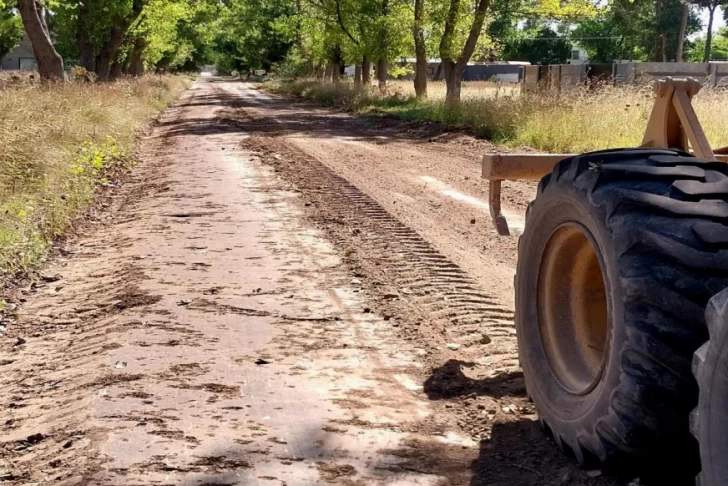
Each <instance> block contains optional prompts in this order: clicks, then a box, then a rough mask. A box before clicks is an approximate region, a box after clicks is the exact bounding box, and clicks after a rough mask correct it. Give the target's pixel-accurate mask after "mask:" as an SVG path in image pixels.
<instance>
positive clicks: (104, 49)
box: [96, 20, 128, 81]
mask: <svg viewBox="0 0 728 486" xmlns="http://www.w3.org/2000/svg"><path fill="white" fill-rule="evenodd" d="M127 27H128V25H126V22H124V21H118V20H117V21H115V22H114V27H113V28H112V29H111V34H110V35H109V38H108V39H106V42H104V45H102V46H101V50H100V51H99V55H98V56H97V57H96V74H97V75H98V76H99V79H100V80H101V81H108V80H109V78H110V77H111V66H112V65H113V64H114V61H115V60H116V58H117V57H118V55H119V49H121V45H122V44H123V43H124V35H125V34H126V29H127Z"/></svg>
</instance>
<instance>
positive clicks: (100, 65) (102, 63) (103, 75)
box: [96, 0, 146, 81]
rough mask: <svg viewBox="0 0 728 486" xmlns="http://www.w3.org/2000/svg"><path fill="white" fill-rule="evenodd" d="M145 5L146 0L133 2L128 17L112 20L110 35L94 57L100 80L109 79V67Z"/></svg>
mask: <svg viewBox="0 0 728 486" xmlns="http://www.w3.org/2000/svg"><path fill="white" fill-rule="evenodd" d="M145 3H146V0H134V3H133V4H132V11H131V13H130V14H129V15H128V16H126V17H124V18H118V17H117V18H115V19H114V21H113V26H112V28H111V33H110V34H109V37H108V38H107V39H106V41H105V42H104V44H103V45H102V46H101V49H100V50H99V54H98V56H97V57H96V74H97V75H98V76H99V79H100V80H102V81H107V80H108V79H109V78H110V77H111V67H112V65H113V63H114V61H116V58H117V57H118V55H119V49H121V46H122V45H123V44H124V38H125V37H126V31H127V30H128V29H129V27H130V26H131V25H132V24H133V23H134V22H136V19H137V18H139V15H141V13H142V10H143V9H144V5H145Z"/></svg>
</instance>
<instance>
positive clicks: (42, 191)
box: [0, 76, 189, 275]
mask: <svg viewBox="0 0 728 486" xmlns="http://www.w3.org/2000/svg"><path fill="white" fill-rule="evenodd" d="M188 83H189V79H188V78H184V77H180V76H167V77H159V76H148V77H144V78H141V79H138V80H124V81H119V82H116V83H111V84H93V85H91V84H81V83H64V84H57V85H40V84H28V83H24V84H13V85H6V86H5V87H4V88H2V89H0V273H2V274H5V275H9V274H14V273H16V272H19V271H27V270H29V269H30V268H32V267H33V266H35V265H37V264H38V263H39V262H40V261H42V259H43V258H44V256H45V254H46V251H47V249H48V246H49V244H50V242H51V241H52V239H53V238H55V237H57V236H59V235H61V234H63V232H64V231H65V230H66V229H67V228H68V226H69V224H70V222H71V221H72V220H73V218H74V217H76V216H77V215H78V214H79V212H80V211H82V210H84V209H85V208H86V207H87V206H88V205H89V203H90V202H91V201H92V200H93V197H94V192H95V190H96V188H97V187H98V185H99V184H107V183H108V181H107V180H106V177H108V176H109V174H110V173H113V172H114V171H115V170H128V169H129V167H130V165H131V164H132V163H133V161H131V160H130V158H129V154H130V153H131V150H132V148H133V144H134V140H135V136H136V134H137V132H138V130H139V128H140V127H141V125H142V124H143V123H144V122H146V121H148V120H150V119H151V117H152V116H153V115H155V114H156V113H158V112H159V111H160V110H162V109H164V108H165V107H166V106H167V105H168V104H169V103H170V102H171V101H172V100H174V99H175V98H176V97H177V96H178V95H179V93H181V92H182V91H183V90H184V89H185V87H186V86H187V85H188Z"/></svg>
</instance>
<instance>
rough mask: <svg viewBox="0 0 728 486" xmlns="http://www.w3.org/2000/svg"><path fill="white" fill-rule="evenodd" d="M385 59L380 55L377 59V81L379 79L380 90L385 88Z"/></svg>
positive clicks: (386, 76)
mask: <svg viewBox="0 0 728 486" xmlns="http://www.w3.org/2000/svg"><path fill="white" fill-rule="evenodd" d="M387 78H388V75H387V60H386V59H385V58H383V57H380V58H379V60H378V61H377V81H379V89H380V91H384V90H386V89H387Z"/></svg>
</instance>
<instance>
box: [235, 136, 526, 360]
mask: <svg viewBox="0 0 728 486" xmlns="http://www.w3.org/2000/svg"><path fill="white" fill-rule="evenodd" d="M244 146H245V147H246V148H247V149H249V150H252V151H254V152H255V153H257V154H258V155H259V156H260V157H261V158H262V159H263V161H265V162H266V163H269V164H271V165H273V166H274V167H275V168H276V170H277V171H278V172H279V174H280V175H282V176H283V177H284V178H286V179H288V180H289V181H291V182H293V183H294V185H295V186H296V187H297V188H298V189H299V190H301V191H302V192H303V194H304V196H305V197H311V198H312V199H314V200H315V202H314V201H312V202H311V203H310V205H313V206H315V207H316V208H317V211H316V212H317V217H316V219H317V220H319V221H320V222H323V223H334V224H336V225H339V226H342V225H343V226H345V227H346V228H348V232H349V235H342V234H336V232H334V233H330V234H331V236H332V237H333V239H334V241H335V242H336V243H338V244H339V245H341V246H343V247H344V253H345V254H346V253H348V254H349V255H351V254H352V253H354V252H359V253H361V255H362V256H360V258H361V259H363V258H366V259H368V260H372V261H375V262H377V263H376V265H377V266H379V267H380V268H386V269H388V270H394V271H388V272H387V273H388V277H389V278H388V281H387V282H383V283H382V285H385V286H387V287H389V290H388V291H385V292H383V294H384V295H383V297H382V298H383V299H384V300H385V301H386V300H395V299H400V298H405V299H407V300H410V301H411V303H413V304H414V305H415V306H417V307H420V309H421V311H422V312H423V314H424V315H426V316H429V317H430V320H431V321H432V324H431V326H432V334H433V335H427V336H425V337H426V338H428V340H429V339H430V338H432V337H435V338H436V341H437V342H438V344H439V345H440V346H441V347H447V346H448V345H450V348H457V349H459V348H460V347H463V346H465V347H471V346H477V345H487V344H490V343H491V342H493V343H494V346H491V348H497V349H504V348H505V349H509V352H506V353H503V354H500V355H498V359H499V361H501V363H502V362H503V361H508V360H510V361H512V360H514V359H515V353H514V349H513V346H512V341H513V331H512V330H513V329H514V326H513V311H512V310H511V309H509V308H508V307H506V306H504V305H502V304H501V303H500V302H499V301H498V299H497V298H496V297H494V296H491V295H488V294H487V293H485V292H484V291H483V290H482V289H481V288H480V287H479V285H478V284H477V282H475V281H474V280H473V279H472V278H471V277H470V276H468V274H467V273H466V272H464V271H463V270H462V269H461V268H460V267H459V266H458V265H456V264H455V263H453V262H452V261H450V260H449V259H448V258H447V257H445V256H444V255H442V254H441V253H439V252H438V251H437V250H435V249H434V248H433V247H432V245H430V244H429V243H428V242H427V241H426V240H425V239H424V238H423V237H421V236H420V235H419V234H417V232H415V231H414V230H412V229H410V228H409V227H407V226H406V225H404V224H403V223H401V222H400V221H398V220H397V219H396V218H394V217H393V216H391V215H390V214H389V213H388V212H387V211H386V210H385V209H384V208H382V206H381V205H379V203H377V201H375V200H374V199H373V198H371V197H370V196H368V195H366V194H364V193H363V192H361V191H360V190H359V189H358V188H357V187H355V186H354V185H353V184H351V183H350V182H348V181H347V180H346V179H344V178H342V177H340V176H338V175H337V174H335V173H334V172H333V171H331V170H330V169H329V168H328V167H326V166H325V165H323V164H321V163H320V162H318V161H317V160H316V159H314V158H312V157H309V156H307V155H306V154H304V153H302V152H301V151H299V150H297V149H295V148H291V147H288V146H286V145H285V144H281V143H280V141H279V140H277V139H275V138H264V137H254V138H248V139H246V141H245V142H244ZM283 160H285V162H282V161H283ZM293 160H295V164H290V162H291V161H293ZM351 245H354V246H351Z"/></svg>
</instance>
